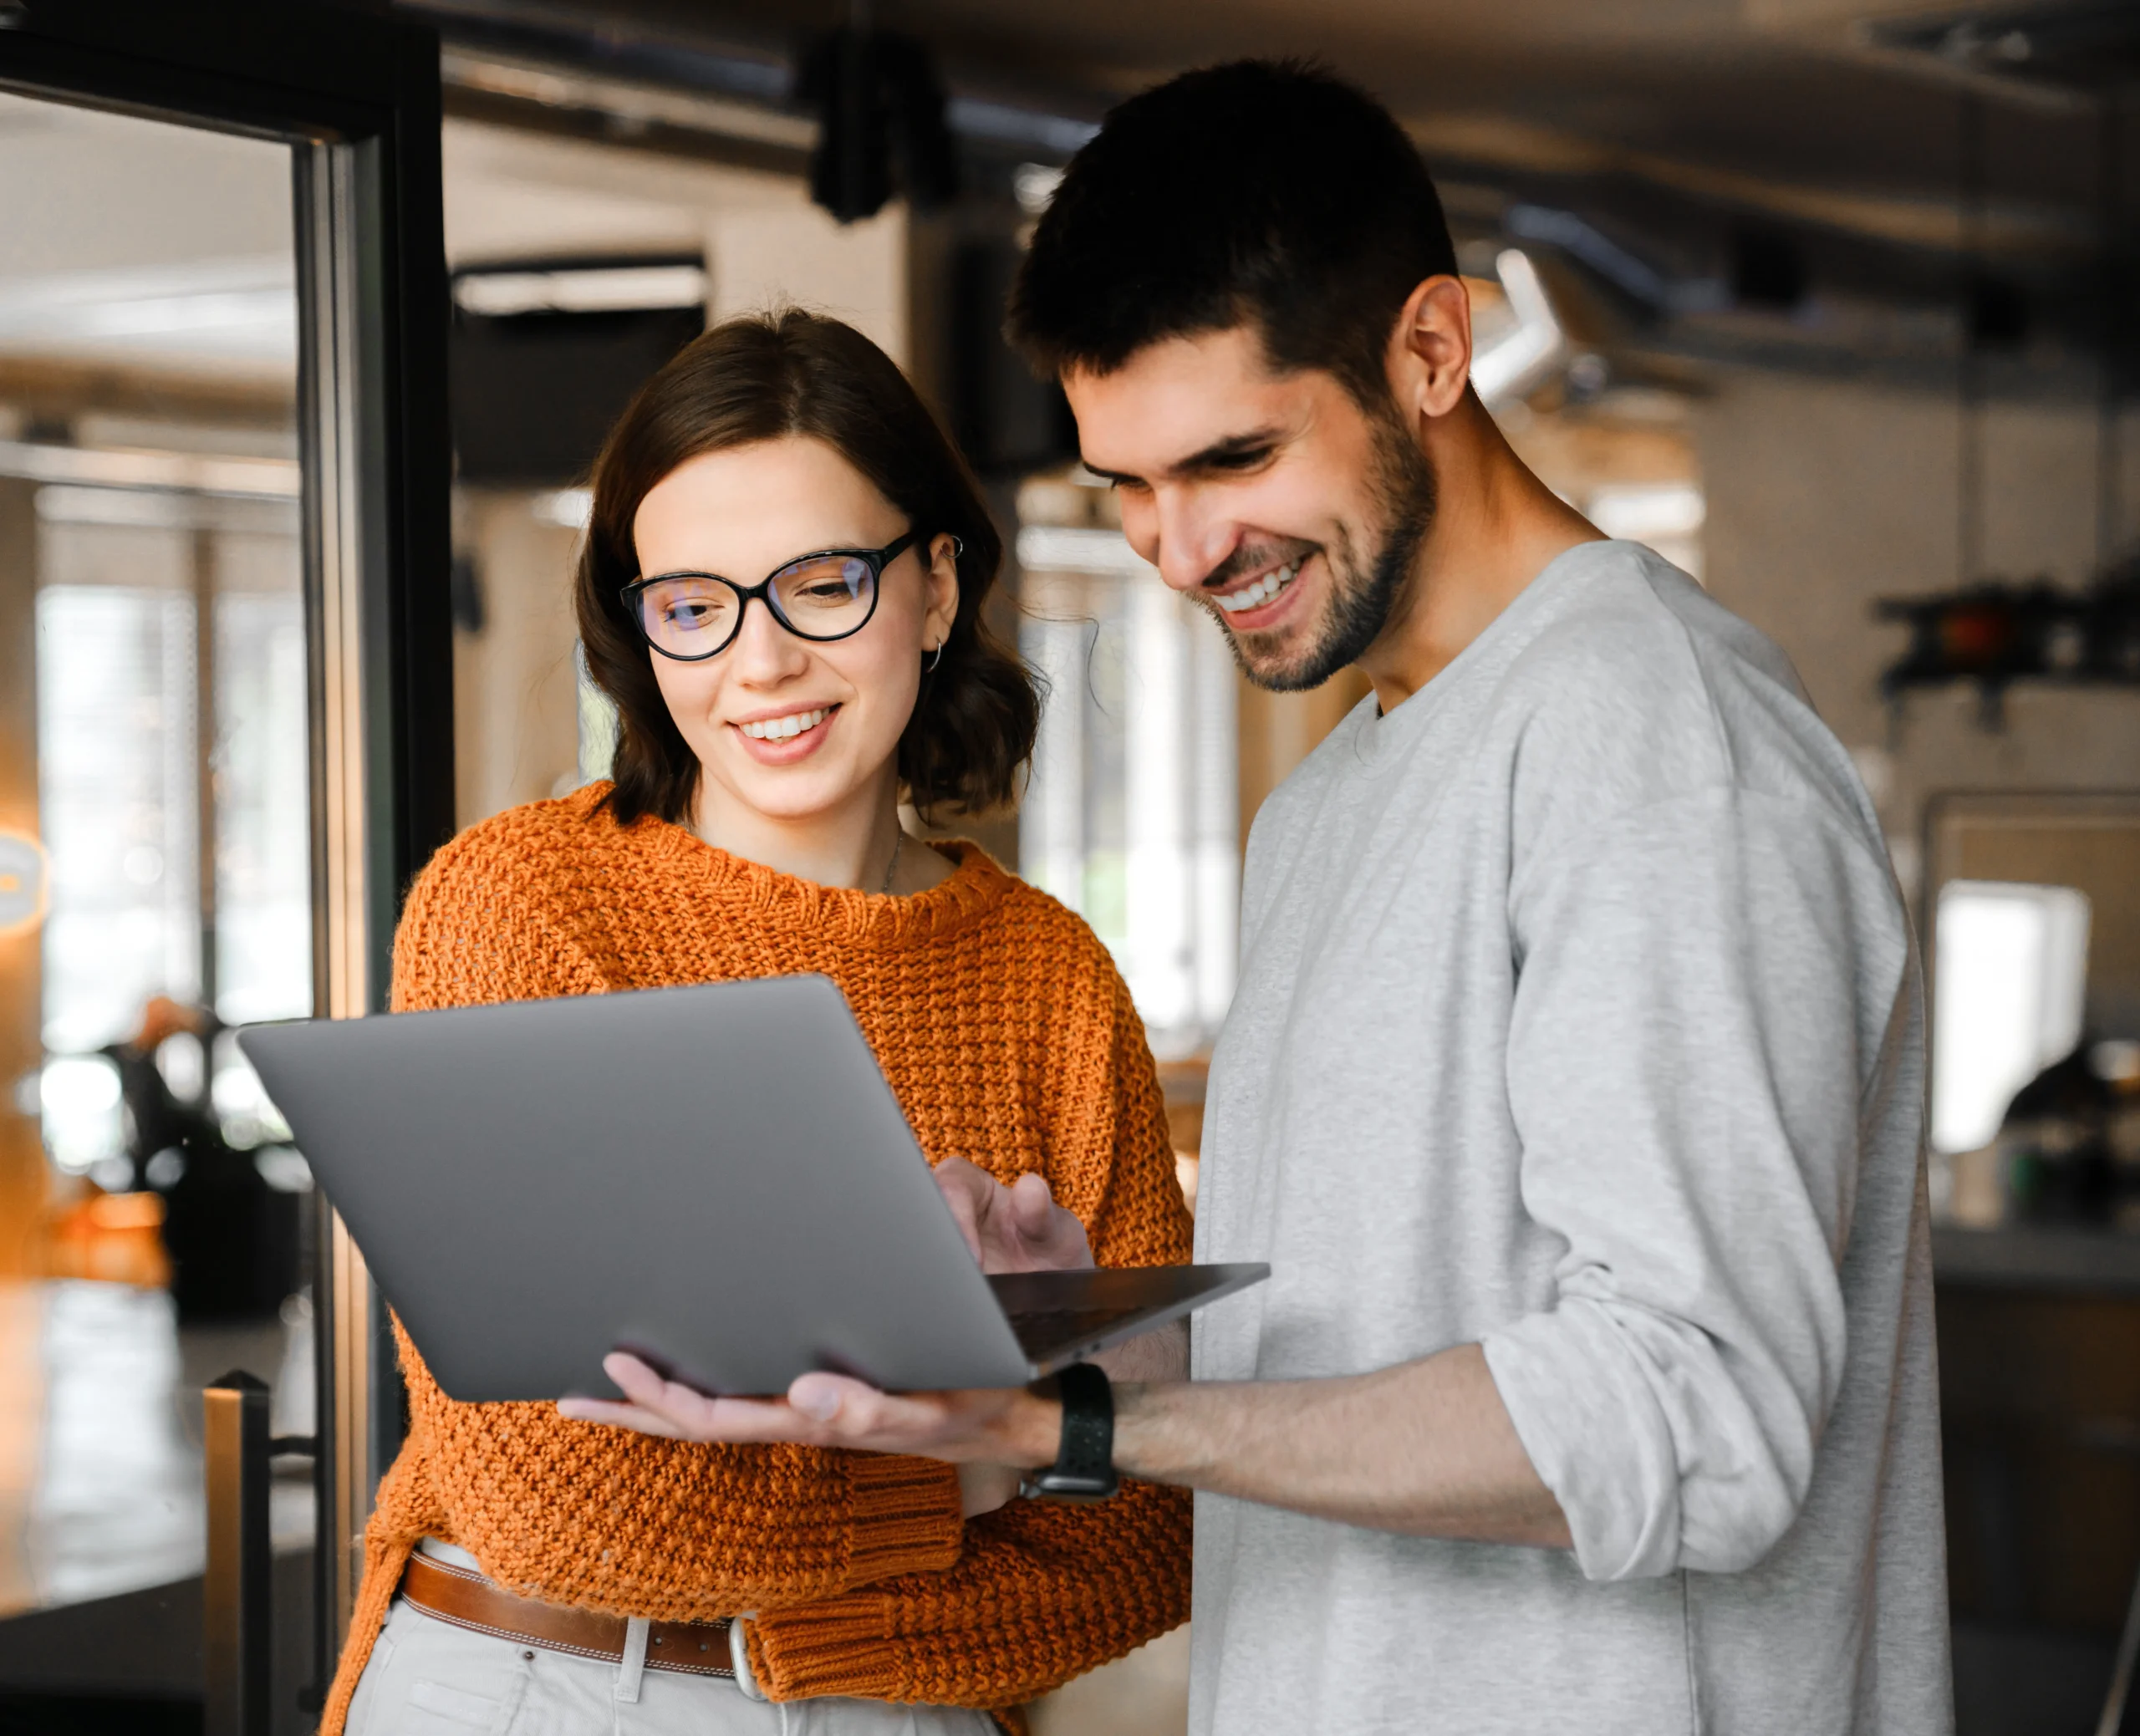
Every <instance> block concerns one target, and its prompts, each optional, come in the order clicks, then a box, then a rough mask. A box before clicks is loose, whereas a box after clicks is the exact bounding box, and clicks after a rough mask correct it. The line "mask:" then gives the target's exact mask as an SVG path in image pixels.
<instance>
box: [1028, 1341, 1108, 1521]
mask: <svg viewBox="0 0 2140 1736" xmlns="http://www.w3.org/2000/svg"><path fill="white" fill-rule="evenodd" d="M1055 1386H1056V1392H1057V1396H1058V1397H1061V1399H1062V1444H1061V1445H1060V1446H1059V1447H1058V1448H1057V1449H1056V1454H1055V1463H1054V1464H1052V1465H1050V1466H1048V1467H1047V1469H1045V1470H1040V1471H1029V1472H1028V1473H1027V1474H1026V1475H1025V1477H1024V1478H1023V1479H1021V1480H1020V1482H1019V1484H1018V1493H1019V1494H1022V1495H1025V1496H1027V1497H1029V1498H1030V1499H1035V1500H1042V1501H1104V1500H1106V1499H1108V1496H1110V1495H1112V1494H1114V1492H1115V1491H1116V1490H1117V1489H1118V1488H1120V1487H1121V1484H1120V1483H1119V1482H1118V1480H1117V1479H1116V1477H1115V1474H1114V1388H1113V1387H1111V1386H1109V1385H1108V1378H1107V1376H1106V1375H1105V1374H1104V1373H1103V1372H1101V1371H1100V1370H1099V1369H1098V1368H1095V1367H1093V1365H1092V1364H1091V1363H1090V1362H1073V1363H1072V1364H1071V1365H1070V1366H1069V1367H1067V1368H1066V1369H1064V1370H1063V1371H1062V1372H1061V1373H1060V1374H1058V1375H1057V1376H1056V1377H1055Z"/></svg>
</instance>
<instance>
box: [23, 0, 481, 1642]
mask: <svg viewBox="0 0 2140 1736" xmlns="http://www.w3.org/2000/svg"><path fill="white" fill-rule="evenodd" d="M0 89H6V90H8V91H11V92H14V93H17V94H23V95H26V96H31V97H37V98H43V99H51V100H56V101H63V102H71V103H76V104H82V105H84V106H88V107H94V108H100V109H110V110H115V111H119V112H122V113H129V114H133V115H140V116H142V117H144V118H147V119H152V120H167V121H175V122H178V123H181V124H187V125H201V126H206V127H211V128H214V129H217V130H223V131H229V132H236V133H241V134H246V135H251V136H253V137H257V138H260V139H262V140H271V141H273V142H277V143H281V144H284V145H289V146H291V147H292V148H293V152H292V154H293V199H294V207H295V216H296V235H297V242H298V292H299V296H300V299H301V302H302V303H303V308H304V313H305V324H306V328H307V330H308V339H309V333H310V331H311V329H312V328H314V327H316V326H317V325H318V323H319V322H320V321H322V320H331V321H334V322H335V323H336V327H337V329H338V331H339V333H340V335H341V337H342V338H343V339H344V354H345V355H346V357H347V358H348V359H349V366H348V368H347V369H346V370H345V371H346V372H347V373H348V374H349V375H350V376H351V377H348V378H339V379H323V378H322V371H323V370H322V367H321V364H320V362H319V359H318V358H319V356H320V355H321V354H324V353H325V352H324V351H323V350H322V349H320V348H319V347H318V346H317V345H315V344H313V343H312V342H310V341H307V342H306V343H305V344H303V345H302V346H301V350H300V354H301V358H302V359H301V364H300V369H299V405H298V410H299V424H300V429H301V434H302V440H303V451H304V458H305V464H304V475H305V496H304V507H305V531H306V534H305V543H306V564H307V572H306V585H307V604H308V608H307V615H308V627H309V629H310V631H311V634H312V664H313V669H312V675H313V682H312V685H313V710H314V715H313V725H314V728H313V772H314V779H313V781H314V797H313V802H314V812H313V822H314V823H313V854H314V863H315V886H316V888H318V887H324V886H325V885H326V884H327V883H328V880H329V876H330V874H332V873H335V872H336V871H337V870H336V869H335V868H334V867H333V866H332V865H331V864H329V863H328V861H327V859H326V856H325V850H326V848H327V843H328V835H329V827H328V826H327V824H326V823H325V822H326V819H327V816H326V815H325V812H324V808H323V806H322V804H323V802H324V796H323V795H322V793H321V792H322V790H323V789H324V785H325V781H326V771H327V769H328V768H327V767H326V766H325V764H324V760H323V754H324V751H325V750H324V746H323V737H324V731H323V728H322V725H323V722H324V719H323V715H322V706H323V700H322V698H321V695H322V692H323V689H324V685H325V683H326V680H327V679H328V676H329V669H328V668H327V659H328V658H329V655H330V654H331V648H330V646H329V644H328V642H327V640H326V639H325V638H324V633H325V629H324V625H323V624H322V622H321V621H320V619H318V616H319V613H320V606H321V603H322V601H323V598H324V597H325V596H326V595H328V593H329V587H330V586H333V585H339V592H336V593H334V594H336V595H339V596H340V597H343V598H348V597H349V596H352V595H354V599H355V606H354V619H353V620H352V621H351V622H350V624H349V625H350V627H351V629H353V634H354V645H353V646H351V647H350V648H349V652H348V654H347V656H346V658H345V660H344V664H343V665H342V674H343V675H344V676H345V677H347V676H349V675H354V678H355V681H356V685H358V687H359V689H360V690H361V695H362V699H361V707H360V711H361V718H362V725H361V732H360V733H361V740H360V741H353V742H352V743H351V744H350V746H349V754H348V756H346V757H347V761H348V762H349V764H351V765H354V766H357V767H358V768H359V772H360V776H361V788H362V791H363V806H362V812H361V816H360V826H359V829H360V846H361V851H362V870H361V900H360V903H361V909H358V910H353V911H351V912H350V913H349V915H350V919H351V923H352V925H353V926H352V929H351V931H352V932H354V923H355V922H357V921H359V920H360V921H361V927H362V934H361V955H362V956H361V961H360V962H361V971H362V980H363V981H364V995H363V999H364V1000H368V1001H369V1007H368V1008H367V1007H363V1006H349V1005H344V1006H343V1007H342V1008H341V1009H340V1010H341V1011H365V1010H376V1009H377V1008H379V1007H380V1006H383V1005H384V1004H385V993H386V985H387V982H388V978H389V974H390V963H391V956H392V944H393V933H394V924H395V917H396V915H397V914H398V911H399V908H400V901H401V899H402V896H403V894H404V893H405V891H406V889H407V888H408V885H409V883H410V880H411V879H412V878H414V876H415V873H416V871H417V870H418V869H419V868H421V866H422V865H423V863H425V860H426V859H428V858H429V857H430V855H431V852H432V851H433V850H434V849H436V848H437V846H438V845H439V844H440V843H442V842H443V841H444V840H445V839H446V837H449V836H451V832H452V830H453V747H452V741H453V710H452V630H451V612H450V600H449V599H450V580H449V574H450V569H451V504H450V502H451V496H450V490H451V445H450V437H449V434H448V428H447V420H446V328H447V321H448V316H449V304H448V300H447V291H446V266H445V248H444V235H443V215H442V206H441V176H440V160H439V127H440V113H441V110H440V89H439V70H438V42H437V38H436V35H435V34H434V33H433V32H432V31H431V29H430V28H428V27H426V26H425V25H424V24H422V23H418V22H415V21H414V20H412V19H410V18H406V17H403V16H399V15H396V14H395V13H390V12H389V11H388V10H387V9H386V8H384V7H380V8H376V9H374V8H368V7H367V8H359V7H358V6H354V5H338V4H332V3H327V0H190V3H186V4H173V3H171V0H0ZM328 206H332V208H331V209H329V208H328ZM330 256H331V257H330ZM325 395H334V400H335V403H336V404H337V405H339V414H341V415H342V416H343V420H344V425H343V427H342V429H341V430H340V440H339V445H340V448H341V449H340V450H339V451H336V452H334V453H333V454H329V453H327V452H324V451H323V440H324V436H323V432H322V430H324V428H326V427H327V426H328V423H329V414H328V411H327V410H324V409H323V405H324V401H325ZM330 461H331V463H332V470H331V473H330V471H329V464H330ZM330 526H331V528H332V532H333V534H334V537H339V547H340V548H341V549H342V550H343V551H344V558H343V559H342V561H341V568H343V569H345V570H339V571H338V572H336V573H334V574H332V575H330V574H329V573H328V572H327V570H326V569H327V568H329V567H331V566H334V564H335V557H334V552H333V551H332V550H330V548H329V540H330V537H329V527H330ZM349 715H357V713H356V712H355V711H354V710H352V711H351V712H350V713H349ZM344 769H347V767H346V766H345V768H344ZM315 908H316V914H315V924H318V925H319V926H318V927H316V930H315V940H316V945H315V974H316V980H317V981H318V983H319V985H320V988H321V995H320V1009H321V1011H329V1010H330V1009H329V1000H328V995H327V993H326V990H327V987H328V974H327V972H328V967H327V964H326V955H327V949H328V945H329V936H328V934H327V933H326V930H325V928H324V924H325V922H326V920H327V918H326V915H325V912H324V899H321V898H319V897H318V896H316V898H315ZM344 998H346V997H344ZM329 1225H330V1220H329V1215H328V1214H327V1213H326V1211H325V1209H324V1206H323V1208H322V1212H321V1229H322V1231H323V1234H322V1235H320V1237H319V1238H318V1244H317V1245H318V1250H319V1263H320V1266H321V1268H322V1270H321V1273H320V1275H321V1277H322V1278H323V1280H324V1275H325V1274H324V1269H325V1265H326V1263H327V1261H328V1260H329V1245H330V1240H329V1235H327V1234H326V1233H325V1232H326V1231H327V1230H328V1229H329ZM314 1289H315V1308H316V1312H317V1316H318V1333H319V1346H320V1355H319V1365H320V1370H321V1381H320V1388H319V1398H320V1413H319V1433H318V1443H319V1447H320V1451H319V1453H318V1462H317V1463H318V1488H319V1494H320V1525H321V1528H320V1536H319V1548H318V1553H317V1565H318V1596H317V1599H316V1604H317V1611H318V1631H317V1633H316V1642H317V1650H318V1668H319V1669H320V1670H321V1671H322V1672H323V1674H322V1676H321V1682H322V1683H323V1684H324V1671H325V1670H326V1669H328V1668H329V1667H331V1664H332V1662H333V1658H334V1653H335V1652H336V1650H337V1649H338V1648H339V1640H340V1635H339V1621H338V1619H337V1611H338V1609H339V1606H340V1602H341V1600H340V1599H339V1597H338V1596H337V1591H336V1586H337V1576H338V1573H339V1563H340V1561H341V1559H342V1557H343V1555H344V1548H343V1547H342V1545H344V1543H345V1542H346V1540H342V1539H339V1538H338V1537H337V1536H336V1535H334V1533H335V1532H336V1531H337V1530H339V1529H340V1519H339V1503H338V1500H337V1499H336V1489H337V1483H336V1473H337V1468H336V1464H335V1462H334V1453H335V1443H336V1442H337V1440H338V1439H339V1440H341V1441H344V1442H348V1441H349V1440H351V1439H356V1440H359V1441H361V1442H363V1443H364V1446H365V1448H366V1449H367V1450H366V1452H365V1453H364V1456H365V1457H366V1458H367V1459H370V1460H372V1461H374V1463H383V1461H384V1457H385V1454H386V1453H389V1452H390V1450H391V1449H392V1447H393V1446H394V1445H395V1443H396V1442H398V1438H399V1432H400V1426H401V1419H400V1395H399V1391H398V1382H395V1381H393V1380H392V1379H391V1378H390V1371H391V1369H392V1367H393V1359H392V1356H391V1353H390V1348H383V1347H386V1346H387V1340H386V1336H385V1317H384V1311H383V1310H382V1309H380V1308H379V1307H378V1306H377V1304H376V1301H375V1300H374V1304H373V1317H372V1318H371V1319H370V1320H369V1321H366V1322H364V1329H365V1331H366V1334H367V1336H369V1340H370V1342H371V1344H372V1345H373V1346H374V1355H373V1356H372V1357H370V1358H369V1362H370V1364H371V1366H372V1367H374V1368H375V1369H377V1370H379V1371H380V1372H381V1377H380V1378H379V1379H377V1380H375V1381H374V1382H373V1383H372V1392H371V1396H370V1397H369V1401H368V1408H369V1411H370V1413H371V1414H370V1415H369V1417H367V1418H365V1419H364V1428H363V1429H362V1431H361V1432H359V1433H352V1432H351V1431H349V1430H348V1429H340V1430H338V1429H337V1428H335V1427H334V1423H335V1418H334V1407H335V1404H336V1403H337V1396H336V1395H337V1379H336V1375H335V1347H336V1345H337V1344H338V1341H339V1340H338V1336H337V1332H336V1330H335V1322H334V1319H333V1314H332V1310H333V1291H332V1286H331V1285H329V1284H328V1283H326V1282H324V1281H321V1282H319V1283H317V1284H315V1286H314ZM254 1432H257V1429H256V1430H255V1431H254ZM255 1577H257V1574H256V1575H255Z"/></svg>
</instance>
